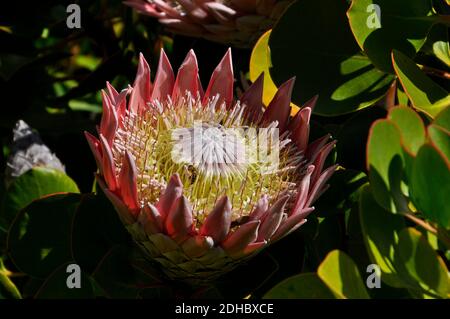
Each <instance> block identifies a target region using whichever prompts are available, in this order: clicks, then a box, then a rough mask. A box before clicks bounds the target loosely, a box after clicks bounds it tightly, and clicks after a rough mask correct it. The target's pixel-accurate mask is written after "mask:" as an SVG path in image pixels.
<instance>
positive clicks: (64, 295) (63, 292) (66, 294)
mask: <svg viewBox="0 0 450 319" xmlns="http://www.w3.org/2000/svg"><path fill="white" fill-rule="evenodd" d="M69 264H70V263H68V264H65V265H62V266H61V267H59V268H58V269H56V270H55V271H54V272H53V273H52V274H50V276H49V277H48V278H47V279H46V280H45V282H44V284H43V285H42V286H41V287H40V288H39V290H38V292H37V293H36V295H35V296H34V297H35V298H36V299H88V298H94V293H93V289H92V285H91V282H90V278H89V276H88V275H87V274H86V273H85V272H83V271H82V270H81V271H80V287H79V288H78V287H74V288H69V287H68V286H67V279H68V277H69V276H70V275H71V274H72V273H73V272H67V266H68V265H69Z"/></svg>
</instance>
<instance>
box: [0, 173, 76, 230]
mask: <svg viewBox="0 0 450 319" xmlns="http://www.w3.org/2000/svg"><path fill="white" fill-rule="evenodd" d="M64 192H67V193H79V192H80V191H79V190H78V187H77V185H76V184H75V182H74V181H73V180H72V179H71V178H70V177H69V176H67V175H66V174H64V173H63V172H61V171H58V170H54V169H50V168H45V167H35V168H33V169H31V170H29V171H28V172H26V173H25V174H23V175H21V176H19V177H18V178H17V179H16V180H14V181H13V183H12V184H11V185H10V186H9V188H8V190H7V193H6V196H5V198H4V201H3V205H2V211H1V218H0V223H1V224H2V225H4V226H5V227H7V226H8V225H9V224H10V223H11V222H12V220H13V219H14V217H15V216H16V214H17V213H18V212H19V210H21V209H22V208H24V207H25V206H27V205H29V204H30V203H31V202H32V201H33V200H36V199H39V198H41V197H43V196H45V195H50V194H55V193H64Z"/></svg>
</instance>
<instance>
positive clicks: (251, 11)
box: [124, 0, 293, 47]
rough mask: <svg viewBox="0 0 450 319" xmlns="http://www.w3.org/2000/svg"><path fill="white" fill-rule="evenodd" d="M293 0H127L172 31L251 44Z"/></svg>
mask: <svg viewBox="0 0 450 319" xmlns="http://www.w3.org/2000/svg"><path fill="white" fill-rule="evenodd" d="M292 2H293V0H177V1H174V0H127V1H125V2H124V3H125V4H127V5H129V6H131V7H133V8H135V9H136V10H137V11H138V12H140V13H142V14H146V15H149V16H151V17H154V18H157V19H158V20H159V22H160V23H162V24H163V25H165V26H166V27H167V28H168V29H169V30H170V31H172V32H174V33H177V34H182V35H187V36H193V37H202V38H205V39H207V40H210V41H214V42H220V43H225V44H232V45H233V46H237V47H248V46H251V45H252V44H253V43H254V42H256V40H257V39H258V38H259V36H260V35H261V34H262V33H264V32H265V31H267V30H269V29H270V28H271V27H272V26H273V24H274V23H275V22H276V21H277V20H278V19H279V18H280V17H281V15H282V13H283V12H284V10H285V9H286V7H287V6H288V5H289V4H291V3H292Z"/></svg>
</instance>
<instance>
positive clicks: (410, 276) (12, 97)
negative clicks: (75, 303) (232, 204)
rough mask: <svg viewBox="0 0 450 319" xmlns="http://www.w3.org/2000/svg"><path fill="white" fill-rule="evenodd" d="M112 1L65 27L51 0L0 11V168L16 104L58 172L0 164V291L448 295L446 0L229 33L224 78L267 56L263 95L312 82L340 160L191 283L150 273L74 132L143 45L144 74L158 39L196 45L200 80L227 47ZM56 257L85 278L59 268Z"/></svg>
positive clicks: (317, 14) (329, 5)
mask: <svg viewBox="0 0 450 319" xmlns="http://www.w3.org/2000/svg"><path fill="white" fill-rule="evenodd" d="M122 2H123V1H122V0H111V1H108V2H107V5H105V3H106V2H105V1H98V0H96V1H92V0H89V1H88V0H80V1H77V3H79V5H80V6H81V7H82V12H83V16H82V25H83V28H82V29H79V30H78V29H76V30H75V29H74V30H69V29H68V28H67V27H66V25H65V17H66V15H67V13H66V12H65V6H64V5H63V4H60V3H58V4H57V3H56V2H55V1H50V2H48V3H43V2H42V3H41V2H40V3H39V4H38V5H36V6H35V8H33V7H31V6H30V9H29V10H23V4H22V3H21V2H17V3H15V2H9V3H8V6H7V5H6V4H5V8H2V10H1V11H2V12H1V14H0V41H1V43H2V45H1V47H0V89H1V90H2V92H1V93H3V94H2V98H3V101H2V105H4V108H5V110H4V112H3V113H2V116H1V118H0V142H1V143H2V153H1V154H0V169H1V171H4V168H5V165H6V164H5V163H6V158H7V156H8V154H9V150H10V148H9V145H10V141H11V136H10V132H11V128H12V126H13V124H14V123H15V122H16V121H17V120H18V119H19V118H22V119H25V120H26V121H27V122H28V123H29V124H30V125H31V126H33V127H35V128H36V129H38V130H39V131H40V133H41V135H42V137H43V140H44V141H45V142H46V144H47V143H48V145H49V146H50V148H51V149H52V151H55V153H57V155H58V156H59V157H60V158H61V159H62V161H63V162H64V164H65V165H66V169H67V172H68V175H70V176H71V177H69V176H68V175H66V174H64V173H62V172H59V171H55V170H50V169H47V168H42V167H36V168H34V169H32V170H30V171H28V172H26V173H25V174H24V175H22V176H20V177H19V178H17V179H16V180H14V181H13V182H12V184H10V185H8V187H6V186H5V185H3V181H2V183H1V186H0V198H1V204H0V299H3V298H16V299H18V298H22V297H23V298H39V299H48V298H50V299H53V298H63V299H71V298H74V299H78V298H99V297H100V298H105V297H106V298H159V299H161V298H174V297H183V298H254V299H258V298H268V299H270V298H281V299H284V298H289V299H296V298H299V299H309V298H320V299H347V298H348V299H368V298H449V297H450V280H449V269H448V266H449V261H450V205H449V194H450V95H449V93H448V92H449V90H450V82H449V81H448V79H449V78H450V75H449V73H450V49H449V48H450V45H449V36H448V35H449V25H450V21H449V16H450V6H449V1H446V0H433V1H429V0H413V1H412V0H395V1H393V0H348V1H343V0H342V1H336V0H301V1H300V0H299V1H295V2H293V4H292V5H291V6H289V7H288V8H287V10H286V11H285V12H284V14H283V16H282V17H281V19H280V20H279V21H278V22H277V23H276V24H275V25H274V27H273V29H272V30H267V32H266V33H265V34H264V35H263V36H262V37H261V38H260V40H259V41H258V42H257V43H256V44H255V47H254V48H253V50H252V52H251V51H250V50H242V49H235V48H233V61H234V74H235V78H236V80H237V81H236V86H237V91H238V92H239V91H241V90H242V88H245V87H246V86H247V84H248V83H247V80H248V79H249V80H250V81H251V82H253V81H255V80H256V79H257V78H258V76H259V75H260V73H261V72H264V73H265V75H264V81H265V82H264V91H263V92H262V97H263V102H264V104H265V105H267V104H268V103H269V102H270V100H271V99H272V97H273V96H274V94H275V92H276V90H277V87H279V86H280V85H281V84H282V83H284V82H285V81H286V80H288V79H289V78H291V77H293V76H295V77H296V84H295V87H294V90H293V93H292V94H293V99H292V103H291V106H293V111H292V113H293V114H295V113H296V112H297V110H298V109H299V108H300V107H301V106H302V105H304V103H305V102H306V101H308V100H310V99H311V98H312V97H314V96H316V95H318V96H319V98H318V102H317V105H316V107H315V108H314V109H313V113H314V114H313V116H312V118H311V132H310V134H311V139H310V140H311V141H312V140H314V139H315V138H317V137H320V136H323V135H324V134H326V133H329V134H331V135H333V137H334V138H336V139H337V140H338V144H337V147H336V148H335V150H333V155H332V156H331V157H332V158H330V159H328V161H332V162H333V163H334V162H336V163H339V165H340V166H339V168H338V170H337V171H336V172H335V174H334V175H333V176H332V178H331V179H330V180H329V182H328V183H329V189H328V190H327V191H326V192H325V193H324V194H323V195H322V196H321V198H320V200H318V201H317V202H315V203H314V205H315V211H314V212H313V213H311V214H310V215H309V216H308V222H307V223H306V224H305V225H304V226H302V227H301V228H299V229H298V230H297V231H295V232H293V233H292V234H290V235H289V236H287V237H286V238H283V239H282V240H280V241H279V242H277V243H275V244H273V245H272V246H270V247H269V248H268V249H266V250H265V251H264V252H262V253H260V254H258V255H257V256H256V257H254V258H253V259H251V260H248V261H247V262H246V263H244V264H243V265H241V266H240V267H238V268H237V269H235V270H233V271H232V272H230V273H228V274H226V275H224V276H223V277H221V278H219V279H218V280H217V281H216V282H213V283H211V284H209V285H205V286H201V287H192V286H188V285H186V284H181V283H179V282H173V281H169V280H168V279H167V278H165V277H164V276H162V275H161V272H160V271H159V269H158V268H157V266H156V265H154V264H153V262H152V261H151V260H148V259H147V258H146V257H145V256H144V255H143V254H142V253H141V252H140V250H139V249H137V247H136V246H135V245H134V243H133V242H132V240H131V238H130V236H129V234H128V232H127V231H126V229H125V227H124V226H123V224H122V222H121V221H120V220H119V218H118V215H117V213H116V211H115V210H114V208H113V206H112V205H111V203H110V201H109V200H108V199H107V198H106V197H105V196H104V194H103V193H102V192H101V191H98V192H97V193H95V194H91V193H87V192H90V191H91V189H92V185H93V172H94V171H95V162H94V159H93V157H92V156H91V154H90V152H89V147H88V145H87V143H86V141H85V139H84V137H83V136H82V131H83V130H88V131H91V132H93V131H95V125H96V124H98V117H99V115H100V113H101V112H102V103H101V96H100V94H99V92H100V90H101V89H104V87H105V81H110V82H111V83H112V84H113V85H114V86H115V87H116V88H117V89H123V88H126V87H127V85H128V84H132V83H131V81H132V78H133V75H134V74H135V72H136V64H137V61H138V53H139V52H142V53H143V54H144V55H145V57H146V59H147V60H148V62H149V64H150V66H151V69H152V77H153V76H154V75H155V74H154V73H155V72H154V70H155V69H156V66H157V62H158V59H159V52H160V49H161V48H164V49H165V51H166V53H167V54H168V56H169V59H170V60H171V61H172V63H173V67H174V69H176V68H177V67H178V66H179V65H180V64H181V62H182V61H183V59H184V56H185V54H186V52H187V51H188V50H189V49H191V48H194V49H195V52H196V54H197V57H198V60H199V61H200V62H201V63H200V66H201V68H200V73H201V78H202V80H203V81H207V80H208V77H209V75H210V74H211V71H212V70H213V68H214V67H215V66H216V63H217V62H218V61H219V60H220V58H221V57H222V56H223V53H224V52H225V50H226V46H222V45H218V44H213V43H211V42H208V41H206V40H199V39H193V38H189V37H182V36H173V35H172V34H171V33H167V32H165V31H163V28H161V27H160V26H159V25H158V23H157V21H156V20H155V19H152V18H148V17H144V16H141V15H138V14H136V13H134V12H133V11H132V10H131V9H130V8H127V7H126V6H124V5H123V3H122ZM378 8H379V9H380V11H379V12H378V11H377V10H378ZM4 13H6V14H4ZM378 13H379V14H380V15H378ZM247 75H248V76H247ZM202 84H203V87H204V88H206V85H207V82H203V83H202ZM398 105H399V106H398ZM2 177H3V176H2ZM2 179H3V178H2ZM94 185H95V183H94ZM95 186H96V185H95ZM94 189H98V188H97V187H94ZM70 264H77V265H79V266H80V268H81V289H69V288H68V287H67V285H66V280H67V277H68V275H69V274H68V273H67V266H68V265H70ZM370 264H375V265H377V266H378V267H379V269H380V271H381V277H380V279H381V287H380V288H370V287H369V286H368V285H367V281H366V279H367V278H368V276H369V275H370V273H369V272H368V270H367V266H368V265H370Z"/></svg>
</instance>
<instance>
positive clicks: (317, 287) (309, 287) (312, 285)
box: [263, 273, 335, 299]
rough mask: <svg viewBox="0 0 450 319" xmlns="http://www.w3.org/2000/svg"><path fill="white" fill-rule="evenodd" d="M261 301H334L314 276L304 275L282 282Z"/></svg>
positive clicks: (329, 291)
mask: <svg viewBox="0 0 450 319" xmlns="http://www.w3.org/2000/svg"><path fill="white" fill-rule="evenodd" d="M263 299H335V296H334V295H333V293H332V292H331V290H330V289H329V288H328V287H327V285H325V284H324V283H323V282H322V280H320V278H319V277H318V276H317V275H316V274H313V273H306V274H300V275H296V276H293V277H290V278H287V279H285V280H283V281H282V282H280V283H279V284H277V285H276V286H275V287H273V288H272V289H270V290H269V291H268V292H267V293H266V294H265V295H264V297H263Z"/></svg>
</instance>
